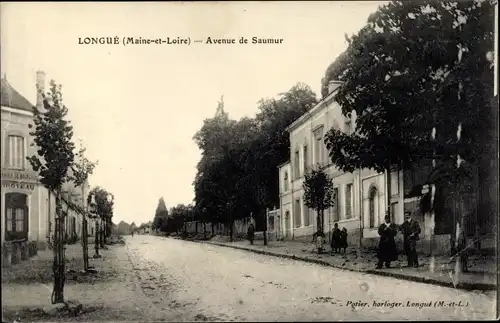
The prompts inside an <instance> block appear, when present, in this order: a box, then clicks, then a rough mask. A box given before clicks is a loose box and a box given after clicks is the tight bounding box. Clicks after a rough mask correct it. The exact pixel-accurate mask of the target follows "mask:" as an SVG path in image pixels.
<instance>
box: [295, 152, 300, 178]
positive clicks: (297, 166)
mask: <svg viewBox="0 0 500 323" xmlns="http://www.w3.org/2000/svg"><path fill="white" fill-rule="evenodd" d="M294 164H295V165H294V166H295V178H299V177H300V154H299V151H298V150H296V151H295V162H294Z"/></svg>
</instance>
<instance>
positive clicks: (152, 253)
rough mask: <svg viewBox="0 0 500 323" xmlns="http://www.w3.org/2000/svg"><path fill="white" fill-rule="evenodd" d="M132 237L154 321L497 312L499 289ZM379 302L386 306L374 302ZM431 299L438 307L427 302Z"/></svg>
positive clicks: (132, 253)
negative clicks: (406, 278)
mask: <svg viewBox="0 0 500 323" xmlns="http://www.w3.org/2000/svg"><path fill="white" fill-rule="evenodd" d="M126 239H127V245H126V249H127V253H128V255H129V257H130V260H131V262H132V266H133V272H134V273H135V275H136V277H137V280H138V284H139V286H140V291H141V292H142V293H144V295H145V297H146V299H147V300H148V301H147V302H146V303H148V304H149V306H150V309H154V310H153V311H151V313H152V312H154V313H155V314H153V315H154V316H156V317H155V318H153V319H165V318H168V319H169V320H170V319H172V318H175V319H177V320H182V321H187V320H196V321H202V320H203V321H207V320H208V321H211V320H214V321H215V320H219V321H220V320H222V321H228V320H238V321H250V320H256V321H304V320H309V321H310V320H313V321H317V320H319V321H331V320H429V319H435V320H480V319H493V318H494V316H495V314H494V313H495V302H496V301H495V293H494V292H487V293H483V292H467V291H462V290H455V289H451V288H445V287H439V286H433V285H427V284H420V283H413V282H408V281H402V280H397V279H393V278H387V277H380V276H374V275H368V274H361V273H355V272H349V271H342V270H339V269H335V268H327V267H322V266H319V265H314V264H308V263H304V262H300V261H294V260H287V259H280V258H276V257H270V256H264V255H257V254H254V253H249V252H245V251H239V250H234V249H229V248H224V247H217V246H211V245H206V244H201V243H195V242H187V241H181V240H175V239H168V238H161V237H155V236H148V235H142V236H141V235H139V236H137V235H136V236H134V237H130V236H129V237H127V238H126ZM374 301H376V302H377V303H379V304H380V303H382V304H381V306H378V307H374V306H373V305H374ZM440 301H443V302H442V303H439V302H440ZM429 302H430V304H431V307H426V306H425V305H426V304H428V303H429ZM451 302H455V304H452V303H451ZM398 303H399V304H398ZM436 304H437V306H436ZM409 305H410V306H409ZM419 305H420V306H419ZM148 312H149V311H148Z"/></svg>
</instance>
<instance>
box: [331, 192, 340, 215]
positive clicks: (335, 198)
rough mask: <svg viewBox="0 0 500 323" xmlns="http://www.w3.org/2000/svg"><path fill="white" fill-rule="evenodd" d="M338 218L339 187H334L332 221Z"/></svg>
mask: <svg viewBox="0 0 500 323" xmlns="http://www.w3.org/2000/svg"><path fill="white" fill-rule="evenodd" d="M339 220H340V212H339V188H338V187H335V188H334V189H333V221H334V222H338V221H339Z"/></svg>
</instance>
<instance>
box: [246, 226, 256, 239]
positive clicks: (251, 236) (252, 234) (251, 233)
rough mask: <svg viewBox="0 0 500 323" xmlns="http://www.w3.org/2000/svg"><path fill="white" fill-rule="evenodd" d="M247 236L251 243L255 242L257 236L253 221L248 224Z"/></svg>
mask: <svg viewBox="0 0 500 323" xmlns="http://www.w3.org/2000/svg"><path fill="white" fill-rule="evenodd" d="M247 237H248V240H249V241H250V244H253V240H254V238H255V227H254V226H253V223H250V225H249V226H248V230H247Z"/></svg>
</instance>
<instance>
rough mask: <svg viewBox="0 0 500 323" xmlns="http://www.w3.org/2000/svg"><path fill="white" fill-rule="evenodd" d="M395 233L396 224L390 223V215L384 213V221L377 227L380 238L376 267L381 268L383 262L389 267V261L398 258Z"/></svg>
mask: <svg viewBox="0 0 500 323" xmlns="http://www.w3.org/2000/svg"><path fill="white" fill-rule="evenodd" d="M397 233H398V231H397V228H396V225H395V224H394V223H391V219H390V217H389V216H387V215H386V216H385V222H384V223H382V224H381V225H380V226H379V227H378V235H379V236H380V240H379V244H378V264H377V269H381V268H382V265H384V264H385V267H386V268H390V267H391V261H396V260H397V259H398V251H397V249H396V241H395V240H394V238H395V237H396V234H397Z"/></svg>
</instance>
